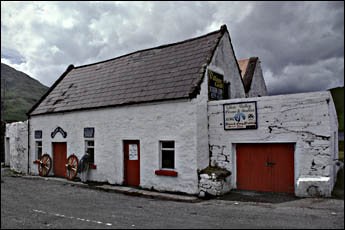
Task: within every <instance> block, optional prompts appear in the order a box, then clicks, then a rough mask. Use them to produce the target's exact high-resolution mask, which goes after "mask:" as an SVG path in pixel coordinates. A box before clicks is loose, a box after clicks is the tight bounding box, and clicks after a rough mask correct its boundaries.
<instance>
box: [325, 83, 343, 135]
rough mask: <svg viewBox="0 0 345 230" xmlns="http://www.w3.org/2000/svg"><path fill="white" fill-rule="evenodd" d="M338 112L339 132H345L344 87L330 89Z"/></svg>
mask: <svg viewBox="0 0 345 230" xmlns="http://www.w3.org/2000/svg"><path fill="white" fill-rule="evenodd" d="M329 91H331V94H332V97H333V101H334V104H335V108H336V110H337V116H338V122H339V131H344V86H343V87H337V88H333V89H330V90H329Z"/></svg>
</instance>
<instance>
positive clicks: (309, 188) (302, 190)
mask: <svg viewBox="0 0 345 230" xmlns="http://www.w3.org/2000/svg"><path fill="white" fill-rule="evenodd" d="M331 181H332V180H331V178H330V177H319V176H314V177H310V176H305V177H303V176H301V177H300V178H298V180H297V183H296V185H297V186H296V192H295V193H296V196H299V197H330V196H331V195H332V194H331V193H332V187H331Z"/></svg>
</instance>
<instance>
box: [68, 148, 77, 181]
mask: <svg viewBox="0 0 345 230" xmlns="http://www.w3.org/2000/svg"><path fill="white" fill-rule="evenodd" d="M77 173H78V158H77V156H76V155H74V154H72V155H70V156H69V157H68V158H67V163H66V177H67V179H68V180H74V178H75V177H76V176H77Z"/></svg>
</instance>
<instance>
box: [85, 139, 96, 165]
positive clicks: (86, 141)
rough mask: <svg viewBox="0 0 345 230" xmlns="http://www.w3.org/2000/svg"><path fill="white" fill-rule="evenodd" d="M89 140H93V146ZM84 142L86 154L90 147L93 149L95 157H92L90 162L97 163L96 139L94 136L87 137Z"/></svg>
mask: <svg viewBox="0 0 345 230" xmlns="http://www.w3.org/2000/svg"><path fill="white" fill-rule="evenodd" d="M89 141H92V142H93V145H92V146H91V145H88V142H89ZM84 143H85V149H84V153H85V154H86V151H87V150H88V149H93V159H92V158H91V157H90V164H95V139H93V138H85V140H84Z"/></svg>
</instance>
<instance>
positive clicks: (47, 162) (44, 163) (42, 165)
mask: <svg viewBox="0 0 345 230" xmlns="http://www.w3.org/2000/svg"><path fill="white" fill-rule="evenodd" d="M51 168H52V158H51V157H50V156H49V155H48V154H44V155H43V156H41V158H40V161H39V162H38V173H39V175H40V176H47V175H48V174H49V172H50V169H51Z"/></svg>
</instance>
